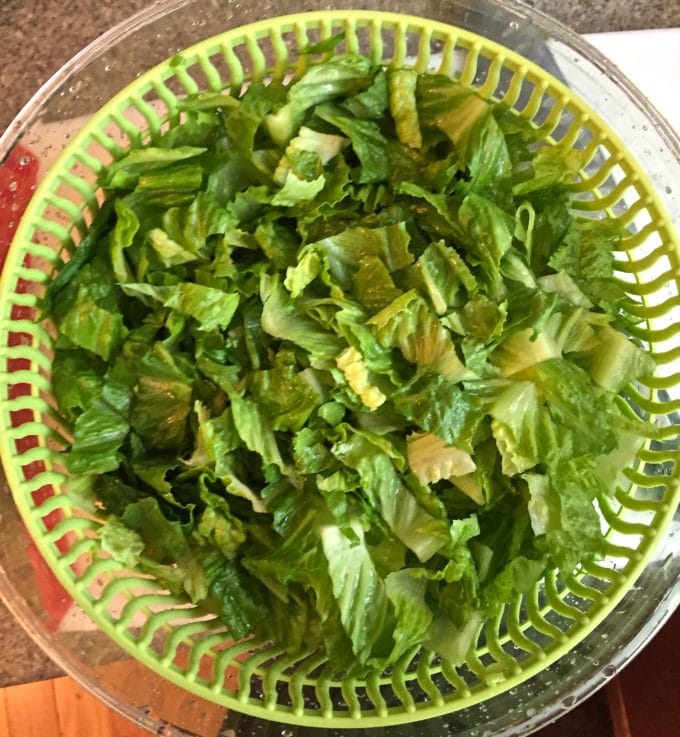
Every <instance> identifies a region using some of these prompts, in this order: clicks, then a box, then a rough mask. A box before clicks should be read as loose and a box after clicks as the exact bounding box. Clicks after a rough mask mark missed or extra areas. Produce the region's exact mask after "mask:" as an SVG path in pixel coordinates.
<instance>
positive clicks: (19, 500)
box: [0, 10, 680, 727]
mask: <svg viewBox="0 0 680 737" xmlns="http://www.w3.org/2000/svg"><path fill="white" fill-rule="evenodd" d="M340 22H342V23H343V24H344V26H343V27H344V28H347V27H348V26H347V24H348V23H349V24H350V25H352V24H354V26H356V27H358V28H365V27H368V28H378V29H381V28H383V27H384V26H388V27H389V26H392V25H394V26H403V27H406V28H409V29H410V28H415V29H417V30H420V31H421V32H422V30H423V29H425V28H427V29H428V31H429V32H431V33H434V34H441V35H443V36H448V35H449V34H451V33H452V32H455V34H456V39H457V42H459V41H461V40H462V41H464V42H465V43H466V44H468V45H469V46H468V48H473V49H475V50H478V51H489V52H491V53H492V55H494V56H498V55H502V57H503V67H505V64H506V63H508V62H512V63H513V64H514V65H515V68H522V69H526V72H527V73H530V74H531V75H533V76H534V77H535V78H536V79H538V80H542V81H543V80H547V86H546V88H547V89H550V88H552V89H555V90H557V91H558V92H559V93H560V94H562V95H563V96H564V97H565V98H568V99H569V104H570V105H573V106H574V107H575V108H576V109H578V110H579V112H580V113H581V115H582V121H583V122H584V123H585V122H589V123H593V124H594V125H595V127H596V129H597V131H599V132H600V133H601V134H602V140H605V139H606V140H608V141H610V142H612V143H613V144H614V146H615V148H616V150H617V153H618V155H620V158H621V161H624V162H625V163H626V164H627V165H628V166H629V167H630V168H631V170H632V171H634V172H635V173H636V176H637V177H638V181H639V183H640V186H641V187H642V188H643V189H644V191H645V196H646V197H647V198H648V205H647V206H648V207H652V208H654V209H655V210H656V211H657V212H658V213H660V214H661V220H660V221H659V222H657V223H656V226H657V227H658V229H659V230H662V229H663V231H664V233H665V235H666V236H667V237H666V238H665V239H664V246H665V247H666V248H670V249H672V250H673V252H674V256H675V258H676V259H680V245H679V242H678V239H677V235H676V233H675V232H674V229H673V227H672V225H671V224H670V219H669V217H668V215H667V213H666V209H665V206H664V204H663V202H662V200H661V198H660V196H659V194H658V193H657V192H656V190H655V189H654V187H653V186H652V185H651V182H650V181H649V178H648V177H647V175H646V173H645V172H644V171H643V170H642V168H641V167H640V166H639V164H638V162H637V161H636V160H635V158H634V157H633V156H632V154H631V153H630V152H629V151H628V149H627V148H626V147H624V146H623V144H622V143H621V141H620V140H619V138H618V136H617V135H616V134H615V133H614V132H613V130H612V129H611V128H610V126H609V125H608V124H607V123H606V122H605V121H604V120H602V119H601V118H600V117H599V115H598V114H597V113H596V111H594V110H592V109H591V108H590V106H588V105H586V104H585V103H583V102H582V101H581V100H580V98H579V97H578V96H576V95H574V94H573V93H572V92H571V91H570V90H569V88H568V87H567V86H566V85H564V84H563V83H561V82H560V81H559V80H557V79H556V78H554V77H552V76H551V75H549V74H547V73H546V72H545V71H543V70H542V69H541V68H540V67H539V66H538V65H536V64H535V63H534V62H531V61H529V60H528V59H525V58H524V57H522V56H521V55H519V54H517V53H516V52H514V51H512V50H510V49H508V48H506V47H504V46H502V45H500V44H498V43H496V42H494V41H491V40H490V39H486V38H484V37H482V36H479V35H478V34H475V33H472V32H470V31H467V30H465V29H463V28H457V27H455V26H452V25H450V24H446V23H442V22H440V21H434V20H430V19H425V18H419V17H416V16H410V15H406V14H400V13H390V12H382V11H372V10H367V11H346V10H338V11H312V12H308V13H301V14H291V15H286V16H280V17H277V18H272V19H266V20H262V21H258V22H255V23H251V24H247V25H243V26H239V27H238V28H234V29H231V30H228V31H226V32H223V33H220V34H217V35H215V36H212V37H211V38H208V39H205V40H204V41H201V42H200V43H197V44H194V45H192V46H190V47H188V48H186V49H184V50H182V51H181V52H180V54H181V58H182V64H183V65H193V64H194V63H196V59H198V58H200V56H201V54H203V53H205V54H206V55H210V53H211V52H210V51H209V49H212V48H213V47H214V46H215V45H216V44H217V43H221V44H222V45H227V44H231V45H232V46H237V45H239V44H240V43H243V42H244V40H246V39H259V38H260V37H264V36H266V35H269V33H270V31H271V29H272V28H273V27H274V26H277V27H278V28H279V29H282V30H284V31H285V30H287V29H289V27H290V28H291V29H295V28H296V27H297V26H301V27H303V28H304V29H305V30H308V29H309V28H320V29H321V30H322V31H323V30H324V29H330V28H337V26H338V24H340ZM175 58H176V57H175ZM384 61H385V63H389V60H384ZM168 70H172V65H171V59H168V60H166V61H164V62H162V63H161V64H158V65H156V66H155V67H153V68H152V69H150V70H149V71H147V72H145V73H144V74H142V75H140V77H138V78H137V79H136V80H135V81H134V82H133V83H131V84H130V85H128V86H127V87H125V88H124V89H123V90H121V91H120V92H119V93H118V94H116V95H115V96H114V97H112V98H111V99H110V100H109V101H108V102H107V103H106V104H105V105H104V106H102V107H101V108H100V109H99V110H98V111H97V113H95V115H93V116H92V118H90V120H89V121H88V122H87V123H86V124H85V125H84V126H83V128H82V129H81V130H80V131H78V133H77V134H76V135H75V136H74V137H73V139H72V141H71V142H70V143H69V145H68V146H67V147H66V148H65V149H64V151H63V152H62V153H61V154H60V156H59V158H58V159H57V161H56V162H55V163H54V164H53V165H52V167H51V168H50V170H49V172H48V173H47V174H46V175H45V177H44V178H43V180H42V182H41V183H40V184H39V186H38V188H37V189H36V192H35V194H34V196H33V198H32V200H31V203H30V204H29V206H28V208H27V209H26V212H25V214H24V217H23V219H22V221H21V223H20V225H19V228H18V229H17V232H16V235H15V238H14V241H13V243H12V246H11V248H10V251H9V253H8V255H7V260H6V264H5V268H4V270H3V272H2V275H1V276H0V308H1V309H0V319H2V316H3V315H4V314H5V310H6V309H7V308H8V307H9V308H11V299H12V298H13V296H14V291H13V288H11V285H12V284H13V282H14V280H15V278H16V275H15V271H16V269H17V268H19V267H21V263H22V259H23V257H24V255H25V253H26V252H27V249H28V245H29V244H30V243H31V241H30V237H29V236H30V234H29V231H30V229H31V227H32V225H33V222H34V219H37V218H38V217H39V212H38V208H39V207H40V205H41V202H42V201H43V198H44V197H45V195H46V194H47V193H49V192H50V191H51V189H52V188H53V187H54V186H55V183H56V182H57V181H58V178H59V176H58V175H59V172H60V171H61V169H62V167H63V166H64V164H65V163H67V162H69V161H70V160H71V157H72V154H73V152H75V151H77V150H78V149H79V147H80V146H82V145H83V144H84V143H85V142H87V141H89V140H90V138H91V134H92V132H93V131H95V130H98V126H100V125H101V124H102V123H106V122H107V121H108V120H109V118H108V116H109V114H110V113H111V112H112V111H116V110H119V109H120V105H121V103H125V102H128V101H129V100H130V99H131V98H132V97H133V96H134V94H135V93H137V92H139V93H140V94H144V92H145V88H146V85H147V84H148V83H149V82H151V81H153V80H154V79H157V78H159V76H160V74H161V73H162V72H165V71H168ZM170 76H172V75H170ZM84 204H85V200H83V201H82V202H81V206H84ZM8 321H9V316H8ZM11 331H12V328H11V327H7V329H6V330H4V331H3V335H2V338H3V341H4V338H5V334H6V333H9V332H11ZM34 337H35V334H34ZM4 349H5V346H4V344H3V350H4ZM5 360H8V359H5ZM11 377H12V374H11V373H10V372H7V374H4V373H1V372H0V384H1V385H2V393H1V394H0V408H1V412H0V414H2V416H3V417H5V416H9V414H10V412H11V411H12V408H11V404H10V402H9V400H8V398H7V388H8V386H9V385H10V384H11V383H12V382H11ZM31 391H32V393H33V395H34V396H35V397H36V398H39V390H38V389H37V388H36V386H35V385H32V387H31ZM41 401H43V402H44V400H41ZM46 407H47V404H46V403H45V402H44V408H46ZM40 411H41V410H39V409H36V414H40ZM13 443H14V437H13V436H12V435H11V433H10V434H7V433H5V434H3V435H2V436H1V437H0V457H1V458H2V462H3V465H4V467H5V470H6V474H7V477H8V481H9V485H10V488H11V490H12V493H13V496H14V499H15V501H16V504H17V507H18V508H19V510H20V512H21V516H22V518H23V520H24V522H25V523H26V525H27V527H28V528H29V530H30V532H31V537H32V538H33V540H34V541H35V543H36V544H37V546H38V548H39V550H40V552H41V554H42V556H43V558H44V559H45V560H46V561H47V562H48V564H49V567H50V568H51V569H52V571H53V572H54V573H55V574H56V576H57V578H58V579H59V580H60V582H61V583H62V585H64V587H65V588H66V589H67V591H68V592H69V594H70V595H71V596H72V597H73V598H74V600H75V601H76V602H77V603H78V604H79V605H80V606H81V607H82V608H83V609H84V610H85V611H86V612H87V613H88V614H89V615H90V616H91V617H92V618H93V619H94V620H95V622H96V623H97V624H98V626H99V627H100V628H101V629H102V630H104V631H105V632H106V633H107V634H108V635H109V636H110V637H111V638H112V639H113V640H114V641H116V642H117V643H118V644H119V645H120V646H121V647H123V648H124V649H125V650H126V651H127V652H129V653H130V654H132V655H134V657H136V658H137V659H138V660H140V661H141V662H143V663H144V664H145V665H147V666H148V667H150V668H152V669H153V670H155V671H157V672H158V673H160V674H161V675H163V676H164V677H165V678H167V679H169V680H170V681H173V682H174V683H176V684H177V685H180V686H182V687H184V688H185V689H188V690H190V691H192V692H194V693H196V694H197V695H200V696H202V697H204V698H208V699H212V700H213V701H216V702H217V703H220V704H223V705H225V706H229V707H230V708H234V709H235V710H237V711H240V712H242V713H245V714H250V715H253V716H258V717H266V718H269V719H275V718H278V719H283V720H285V721H287V722H288V723H291V724H299V725H308V726H325V727H330V726H338V724H340V723H341V722H347V721H348V720H349V719H351V718H352V716H353V715H352V714H351V713H350V712H349V711H347V712H345V711H337V710H336V711H334V712H333V713H332V716H328V715H321V716H320V715H319V713H317V711H314V712H312V713H309V711H307V710H303V711H302V712H301V713H295V712H294V711H293V710H291V709H289V708H288V707H282V706H280V705H275V707H274V709H273V710H271V711H269V712H268V711H267V709H266V708H265V706H264V704H263V703H262V702H256V703H252V702H251V701H249V700H248V699H247V697H248V694H247V693H246V694H245V696H246V699H245V700H241V699H240V698H239V695H238V693H234V694H233V695H230V694H228V693H225V691H224V689H223V690H222V692H220V693H212V694H211V693H209V692H208V689H207V688H206V687H204V686H201V685H200V684H197V683H196V681H195V680H194V679H190V678H188V677H187V676H185V675H184V674H183V673H182V672H181V670H176V669H175V668H173V667H170V663H166V664H164V663H162V662H160V661H159V659H157V658H153V657H151V656H149V654H148V653H146V652H144V651H142V650H141V648H140V645H139V643H138V642H133V641H131V640H130V639H129V638H126V637H125V636H124V633H123V632H121V631H120V629H119V628H117V627H116V625H115V623H114V622H113V621H111V620H110V618H108V617H106V616H105V615H104V613H102V612H100V611H99V610H98V608H97V607H96V605H95V604H94V603H93V602H91V601H90V600H88V599H87V597H85V596H84V594H83V592H82V591H81V588H82V587H81V586H79V585H78V582H76V581H74V580H73V579H72V578H71V577H70V575H69V574H68V573H67V571H66V570H65V568H66V567H67V566H64V565H63V564H62V563H61V562H60V559H59V558H57V557H56V555H55V553H54V551H53V549H52V547H51V546H50V544H51V540H49V539H48V538H49V535H45V532H44V531H43V529H42V527H41V522H40V519H41V518H42V516H43V515H36V514H34V513H33V511H34V510H31V508H30V503H29V499H28V497H30V493H26V492H23V491H22V489H21V486H22V483H23V481H22V472H21V465H20V463H19V462H17V463H16V464H15V462H14V461H15V460H17V459H20V454H17V453H16V451H15V450H13V449H12V446H13ZM40 443H41V444H42V445H45V439H44V437H43V436H40ZM670 492H671V489H670V487H669V493H668V497H670V498H671V501H670V502H668V501H664V503H663V504H662V505H660V506H659V510H660V513H658V514H657V515H656V518H655V524H654V529H655V535H654V536H653V537H645V538H644V540H643V542H642V544H641V548H640V549H638V550H637V551H636V553H635V555H634V558H633V559H634V563H633V565H631V566H630V567H627V569H626V570H627V573H626V575H625V576H620V577H619V579H618V581H616V580H614V579H612V580H611V586H610V587H609V588H608V589H607V593H606V595H603V596H601V597H600V601H599V602H597V603H596V602H595V600H593V602H594V605H593V607H592V608H593V609H595V608H596V609H597V611H596V612H595V613H594V615H592V616H591V613H590V611H589V612H588V614H587V615H585V614H584V615H583V617H582V619H581V621H580V622H575V623H574V626H573V627H572V628H571V629H570V634H569V636H567V635H566V634H563V638H562V640H561V641H560V642H558V643H556V642H555V641H553V643H551V646H550V647H549V649H548V651H547V652H543V653H542V655H543V657H542V658H541V657H536V658H531V659H530V664H529V667H520V666H519V665H518V666H517V668H516V670H514V671H513V672H512V673H511V674H510V675H507V676H505V678H504V679H503V680H502V681H501V682H499V683H493V682H490V683H486V684H484V683H480V684H479V685H478V686H473V687H472V688H471V689H467V693H466V694H464V695H463V697H462V699H454V700H447V699H443V700H442V702H441V703H439V704H437V703H434V702H432V701H426V702H423V703H419V704H417V705H416V707H415V709H414V710H413V711H410V710H409V709H408V708H407V707H405V706H403V705H402V706H400V707H390V708H388V709H387V711H386V713H384V714H374V713H369V714H361V718H360V719H359V720H357V721H354V724H356V726H361V727H373V726H387V725H392V724H405V723H408V722H411V721H415V720H417V719H425V718H430V717H436V716H442V715H445V714H449V713H451V712H453V711H455V710H458V709H462V708H465V707H467V706H471V705H473V704H475V703H478V702H480V701H483V700H487V699H490V698H492V697H493V696H496V695H498V694H500V693H503V692H505V691H507V690H509V689H511V688H512V687H514V686H517V685H519V684H520V683H522V682H523V681H525V680H527V679H528V678H530V677H531V676H533V675H535V674H536V673H538V672H540V671H542V670H543V669H545V668H546V667H547V666H548V665H550V664H551V663H553V662H554V661H556V660H557V659H559V658H561V657H563V656H564V655H566V654H567V653H568V652H569V651H570V650H571V649H572V648H573V647H574V646H575V645H576V644H578V643H579V642H580V641H581V640H582V639H583V638H584V637H586V636H587V635H588V634H590V633H591V632H592V631H593V630H594V629H595V628H596V627H597V626H598V625H599V624H600V623H601V622H602V621H603V620H604V619H605V618H606V616H607V615H608V614H609V613H610V612H611V611H612V610H613V609H614V608H615V607H616V605H617V604H618V603H619V601H620V600H621V599H622V598H623V596H624V595H625V594H626V593H627V592H628V591H629V589H630V588H631V587H632V586H633V585H634V583H635V581H636V580H637V578H638V577H639V575H640V573H641V572H642V570H643V569H644V567H645V566H646V565H647V563H648V561H649V560H650V558H651V556H652V554H653V550H654V547H655V546H656V544H657V543H658V541H659V540H660V539H661V537H662V536H663V534H664V532H665V531H666V529H667V528H668V526H669V525H670V523H671V520H672V518H673V514H674V511H675V507H676V506H677V502H678V497H679V496H680V494H679V489H678V479H677V478H676V479H675V483H674V486H673V489H672V493H670ZM39 506H40V505H38V507H39ZM43 514H44V512H43ZM598 604H599V606H598ZM509 657H511V656H509ZM339 683H340V682H338V684H339ZM341 717H345V719H339V718H341Z"/></svg>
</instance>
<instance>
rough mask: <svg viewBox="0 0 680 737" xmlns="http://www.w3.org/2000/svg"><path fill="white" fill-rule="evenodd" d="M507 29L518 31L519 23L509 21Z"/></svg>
mask: <svg viewBox="0 0 680 737" xmlns="http://www.w3.org/2000/svg"><path fill="white" fill-rule="evenodd" d="M509 28H510V30H511V31H516V30H518V29H519V23H518V22H517V21H516V20H511V21H510V23H509Z"/></svg>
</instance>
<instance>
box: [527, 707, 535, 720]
mask: <svg viewBox="0 0 680 737" xmlns="http://www.w3.org/2000/svg"><path fill="white" fill-rule="evenodd" d="M527 716H528V717H533V716H536V709H534V707H533V706H530V707H529V708H528V709H527Z"/></svg>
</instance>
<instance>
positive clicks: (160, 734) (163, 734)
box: [156, 724, 173, 737]
mask: <svg viewBox="0 0 680 737" xmlns="http://www.w3.org/2000/svg"><path fill="white" fill-rule="evenodd" d="M156 735H157V737H173V733H172V729H171V728H170V727H168V725H167V724H163V725H162V726H160V727H159V728H158V729H157V730H156Z"/></svg>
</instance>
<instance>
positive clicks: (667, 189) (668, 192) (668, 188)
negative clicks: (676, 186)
mask: <svg viewBox="0 0 680 737" xmlns="http://www.w3.org/2000/svg"><path fill="white" fill-rule="evenodd" d="M664 190H665V192H666V194H670V193H671V192H672V191H673V190H672V189H671V188H670V187H669V186H668V185H666V186H665V187H664Z"/></svg>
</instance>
